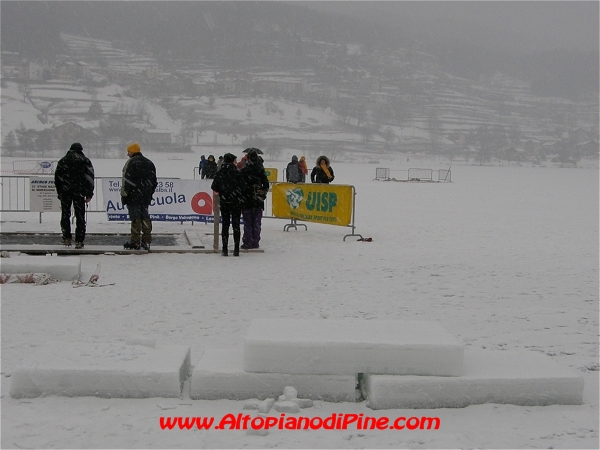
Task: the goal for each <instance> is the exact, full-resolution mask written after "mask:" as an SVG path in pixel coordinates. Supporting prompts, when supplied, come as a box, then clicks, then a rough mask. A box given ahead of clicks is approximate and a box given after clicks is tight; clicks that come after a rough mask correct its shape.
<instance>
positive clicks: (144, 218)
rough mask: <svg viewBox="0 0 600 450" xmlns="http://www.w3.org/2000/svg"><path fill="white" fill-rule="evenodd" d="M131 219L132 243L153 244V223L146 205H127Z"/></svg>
mask: <svg viewBox="0 0 600 450" xmlns="http://www.w3.org/2000/svg"><path fill="white" fill-rule="evenodd" d="M127 210H128V211H129V218H130V219H131V242H140V238H141V241H142V242H145V243H146V244H149V243H150V242H152V221H151V220H150V214H148V206H146V205H136V204H132V205H127Z"/></svg>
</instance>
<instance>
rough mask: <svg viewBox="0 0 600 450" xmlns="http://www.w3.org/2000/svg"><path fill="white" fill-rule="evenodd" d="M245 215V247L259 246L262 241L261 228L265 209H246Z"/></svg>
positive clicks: (243, 243) (243, 239) (243, 244)
mask: <svg viewBox="0 0 600 450" xmlns="http://www.w3.org/2000/svg"><path fill="white" fill-rule="evenodd" d="M242 214H243V215H244V237H243V238H242V247H243V248H258V243H259V242H260V230H261V227H262V214H263V210H262V209H260V208H252V209H245V210H243V211H242Z"/></svg>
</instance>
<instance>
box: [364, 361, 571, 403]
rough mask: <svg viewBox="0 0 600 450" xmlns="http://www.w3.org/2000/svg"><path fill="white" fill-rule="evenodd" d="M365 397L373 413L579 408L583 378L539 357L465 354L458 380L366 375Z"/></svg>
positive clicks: (451, 378)
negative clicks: (484, 406) (505, 406)
mask: <svg viewBox="0 0 600 450" xmlns="http://www.w3.org/2000/svg"><path fill="white" fill-rule="evenodd" d="M363 395H364V396H365V397H366V398H367V399H368V401H367V406H369V407H370V408H372V409H402V408H428V409H429V408H462V407H465V406H468V405H477V404H482V403H501V404H513V405H523V406H543V405H578V404H581V403H582V402H583V378H582V377H580V376H578V375H576V374H575V373H573V372H572V371H571V370H569V369H568V368H565V367H562V366H560V365H559V364H557V363H556V362H555V361H553V360H552V359H551V358H550V357H548V356H546V355H543V354H541V353H536V352H532V351H523V350H506V351H484V350H465V373H464V375H463V376H461V377H428V376H426V377H416V376H404V377H402V376H392V375H365V378H364V380H363Z"/></svg>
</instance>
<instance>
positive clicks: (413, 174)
mask: <svg viewBox="0 0 600 450" xmlns="http://www.w3.org/2000/svg"><path fill="white" fill-rule="evenodd" d="M408 179H409V181H412V180H417V181H433V170H431V169H408Z"/></svg>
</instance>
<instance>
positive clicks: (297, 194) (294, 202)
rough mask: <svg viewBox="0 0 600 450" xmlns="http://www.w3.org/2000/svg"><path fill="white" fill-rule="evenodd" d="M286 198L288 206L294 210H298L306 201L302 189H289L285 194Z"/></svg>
mask: <svg viewBox="0 0 600 450" xmlns="http://www.w3.org/2000/svg"><path fill="white" fill-rule="evenodd" d="M285 196H286V200H287V202H288V205H290V207H291V208H292V209H296V208H298V207H299V206H300V204H301V203H302V200H303V199H304V192H303V191H302V189H300V188H295V189H288V190H287V191H286V192H285Z"/></svg>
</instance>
